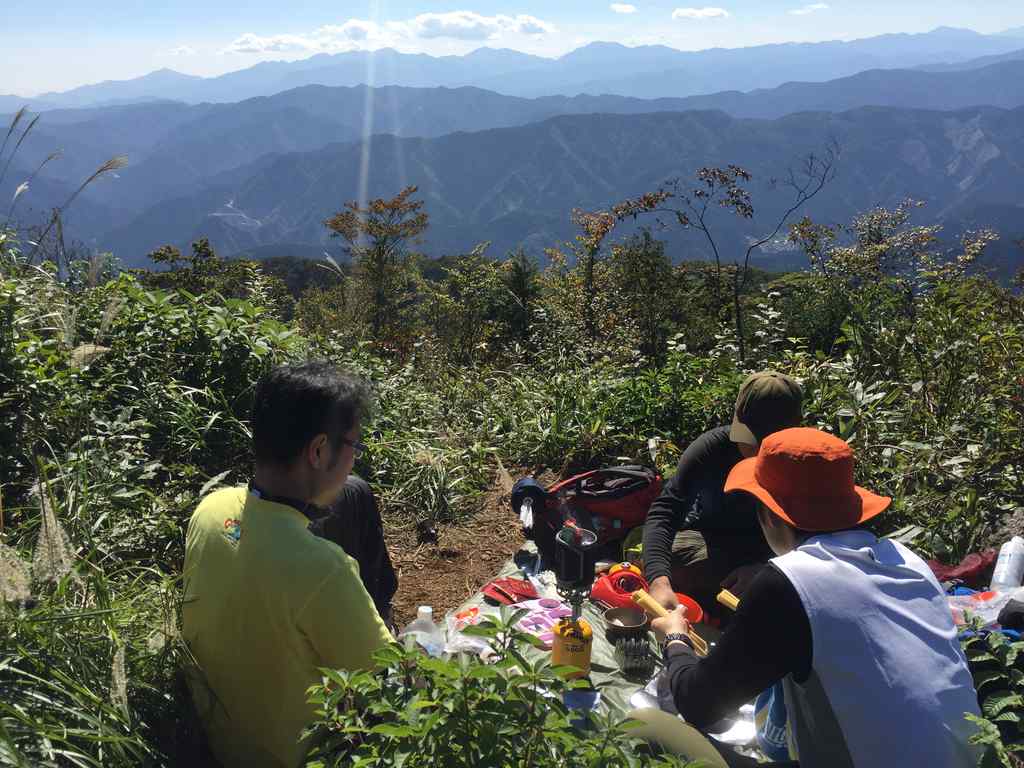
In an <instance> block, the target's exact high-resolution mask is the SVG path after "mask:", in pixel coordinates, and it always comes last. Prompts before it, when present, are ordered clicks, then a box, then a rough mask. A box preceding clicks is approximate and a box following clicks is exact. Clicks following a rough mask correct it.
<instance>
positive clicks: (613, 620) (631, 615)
mask: <svg viewBox="0 0 1024 768" xmlns="http://www.w3.org/2000/svg"><path fill="white" fill-rule="evenodd" d="M650 626H651V622H650V619H648V618H647V614H646V613H644V612H643V611H642V610H640V609H639V608H610V609H609V610H607V611H605V612H604V634H605V637H607V638H608V642H610V643H612V644H615V643H617V642H618V641H619V640H626V639H631V638H643V637H646V636H647V631H648V630H649V629H650Z"/></svg>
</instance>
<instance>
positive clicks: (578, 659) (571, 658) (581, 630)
mask: <svg viewBox="0 0 1024 768" xmlns="http://www.w3.org/2000/svg"><path fill="white" fill-rule="evenodd" d="M552 632H553V634H554V636H555V637H554V640H553V642H552V646H551V663H552V665H554V666H556V667H559V666H565V667H578V668H579V669H580V671H579V672H575V673H573V674H571V675H569V677H570V678H573V677H586V676H587V675H589V674H590V652H591V649H592V648H593V645H594V631H593V630H592V629H591V628H590V623H589V622H588V621H587V620H586V619H572V618H564V619H560V620H559V621H558V623H557V624H555V626H554V628H553V629H552Z"/></svg>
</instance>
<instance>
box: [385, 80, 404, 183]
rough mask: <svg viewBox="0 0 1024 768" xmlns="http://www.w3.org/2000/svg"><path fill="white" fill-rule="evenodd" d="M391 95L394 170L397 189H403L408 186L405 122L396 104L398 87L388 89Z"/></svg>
mask: <svg viewBox="0 0 1024 768" xmlns="http://www.w3.org/2000/svg"><path fill="white" fill-rule="evenodd" d="M388 93H389V95H390V96H391V98H390V102H391V112H392V114H393V116H394V118H393V119H394V125H393V128H392V132H393V133H394V137H393V138H392V143H393V145H394V147H395V170H396V171H397V172H398V187H397V188H398V189H405V188H406V187H408V186H409V181H408V174H407V173H406V171H405V141H404V137H405V136H406V135H407V134H406V133H405V124H404V122H403V121H402V110H401V108H400V107H399V105H398V87H397V86H395V87H394V88H391V89H390V90H389V91H388Z"/></svg>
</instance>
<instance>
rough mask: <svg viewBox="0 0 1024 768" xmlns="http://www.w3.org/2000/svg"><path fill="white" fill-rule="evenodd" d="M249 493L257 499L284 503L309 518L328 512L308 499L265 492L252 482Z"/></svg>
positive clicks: (312, 518) (272, 502) (315, 517)
mask: <svg viewBox="0 0 1024 768" xmlns="http://www.w3.org/2000/svg"><path fill="white" fill-rule="evenodd" d="M249 493H251V494H252V495H254V496H255V497H256V498H258V499H262V500H263V501H269V502H270V503H271V504H284V505H285V506H286V507H291V508H292V509H295V510H298V511H299V512H301V513H302V514H303V515H305V516H306V517H308V518H309V519H310V520H317V519H319V518H321V517H325V516H326V515H327V512H328V510H326V509H323V508H322V507H318V506H317V505H316V504H313V503H312V502H309V501H302V500H301V499H293V498H292V497H290V496H275V495H273V494H271V493H267V492H266V491H264V490H263V489H261V488H260V487H259V486H258V485H256V483H254V482H250V483H249Z"/></svg>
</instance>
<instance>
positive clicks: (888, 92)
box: [0, 59, 1024, 239]
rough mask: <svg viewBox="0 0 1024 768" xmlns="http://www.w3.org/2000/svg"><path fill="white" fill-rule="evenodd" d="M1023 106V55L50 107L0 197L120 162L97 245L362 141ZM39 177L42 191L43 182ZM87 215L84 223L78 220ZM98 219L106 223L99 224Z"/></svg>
mask: <svg viewBox="0 0 1024 768" xmlns="http://www.w3.org/2000/svg"><path fill="white" fill-rule="evenodd" d="M978 105H989V106H997V107H1004V108H1014V107H1017V106H1022V105H1024V59H1019V60H1007V61H1002V62H1000V63H996V64H991V65H989V66H987V67H982V68H980V69H973V70H965V71H953V72H941V73H935V72H923V71H915V70H872V71H869V72H863V73H860V74H858V75H854V76H852V77H849V78H842V79H840V80H836V81H831V82H827V83H788V84H786V85H783V86H780V87H778V88H775V89H770V90H761V91H753V92H750V93H739V92H725V93H718V94H711V95H707V96H694V97H688V98H683V99H654V100H645V99H635V98H627V97H621V96H576V97H571V98H570V97H543V98H538V99H523V98H519V97H511V96H503V95H501V94H497V93H494V92H490V91H484V90H481V89H477V88H471V87H464V88H458V89H449V88H429V89H423V88H404V87H384V88H377V89H370V88H367V87H365V86H358V87H351V88H348V87H339V88H330V87H325V86H305V87H302V88H297V89H293V90H291V91H286V92H284V93H280V94H277V95H275V96H271V97H260V98H255V99H249V100H246V101H243V102H240V103H237V104H202V105H186V104H182V103H178V102H158V103H152V104H141V105H129V106H119V107H108V108H102V109H100V108H94V109H86V110H56V111H53V112H47V113H44V115H43V120H42V121H41V122H40V123H39V125H38V126H37V127H36V128H35V129H34V130H33V132H32V133H31V134H30V135H29V137H28V138H27V139H26V141H25V143H24V145H23V147H22V148H21V150H20V151H19V154H18V157H17V158H16V160H17V161H18V162H19V163H22V165H21V166H16V168H15V171H14V172H13V173H11V174H9V176H8V182H7V185H5V187H10V189H9V190H8V189H7V188H2V187H0V196H2V195H5V194H6V193H7V192H8V191H9V192H10V193H11V194H13V186H16V185H17V184H18V183H20V182H21V181H22V180H23V179H24V178H26V177H27V176H28V175H29V173H30V171H29V169H28V168H27V167H26V166H25V164H24V163H25V160H26V159H28V158H42V157H45V156H47V155H48V154H49V153H50V152H52V151H53V150H55V149H57V148H63V150H64V156H63V157H62V158H61V159H60V160H58V161H56V162H53V163H51V164H49V165H48V166H47V167H46V169H44V172H43V174H42V175H41V176H40V177H39V179H38V180H37V181H35V182H33V184H32V185H31V187H30V189H29V191H28V192H27V193H25V194H24V196H23V198H22V200H21V202H20V203H19V205H20V206H24V208H23V210H26V211H27V210H30V209H35V210H43V211H45V210H48V209H50V208H52V207H54V206H57V205H60V202H61V199H62V197H61V196H62V194H63V195H64V196H66V194H67V193H68V191H67V190H66V189H62V188H61V186H60V185H61V184H63V185H64V186H65V187H70V186H73V185H74V184H75V183H77V182H78V181H79V180H80V179H84V178H86V177H87V176H88V175H89V174H90V173H91V172H92V171H93V170H94V169H95V168H97V167H98V166H99V165H100V164H102V163H103V162H104V161H105V160H106V159H107V158H109V157H111V156H113V155H117V154H127V155H128V157H129V161H130V164H129V166H128V167H127V168H126V169H124V170H122V171H120V172H119V174H118V178H117V179H111V180H107V181H105V182H104V183H100V184H97V185H95V186H93V187H92V188H90V189H89V190H88V192H87V193H86V197H87V198H88V199H90V200H91V201H92V202H93V203H94V204H96V205H99V206H103V207H105V208H107V209H108V214H107V215H104V216H96V215H93V216H91V217H89V219H88V220H87V221H85V222H83V223H82V225H81V226H79V227H78V231H79V232H80V234H81V236H82V237H85V238H87V239H88V238H92V237H96V236H98V235H100V234H102V233H103V232H105V231H106V229H107V228H109V227H108V226H107V225H108V224H109V223H110V222H111V221H114V222H117V223H120V224H124V223H127V221H129V220H130V219H131V218H132V217H133V216H135V215H137V214H139V213H141V212H142V211H143V210H145V209H147V208H149V207H151V206H153V205H156V204H157V203H159V202H160V201H162V200H166V199H169V198H173V197H181V196H185V195H188V194H191V193H193V192H195V191H197V190H198V189H201V188H203V187H205V186H209V185H210V184H211V183H213V180H214V179H215V178H216V177H217V176H218V175H220V174H225V173H227V174H234V173H237V172H238V169H242V168H245V167H246V166H247V165H249V164H251V163H254V162H256V161H257V160H259V159H260V158H265V157H268V156H273V155H277V154H282V153H290V152H303V151H311V150H316V149H319V148H321V147H324V146H326V145H329V144H332V143H339V142H340V143H345V142H353V141H357V140H361V139H362V137H363V136H364V135H373V134H381V133H383V134H392V135H397V136H421V137H437V136H442V135H445V134H450V133H456V132H460V131H481V130H486V129H490V128H502V127H513V126H520V125H526V124H529V123H533V122H538V121H542V120H546V119H548V118H551V117H554V116H557V115H565V114H641V113H649V112H683V111H688V110H694V109H698V110H721V111H723V112H726V113H728V114H730V115H732V116H734V117H757V118H776V117H782V116H784V115H788V114H792V113H798V112H805V111H822V110H825V111H835V112H841V111H845V110H849V109H854V108H857V107H862V106H899V107H913V108H921V109H936V110H956V109H963V108H966V107H971V106H978ZM43 179H46V180H48V181H49V182H50V184H49V186H44V185H41V184H39V181H41V180H43ZM79 218H83V217H79ZM101 223H102V224H101Z"/></svg>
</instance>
